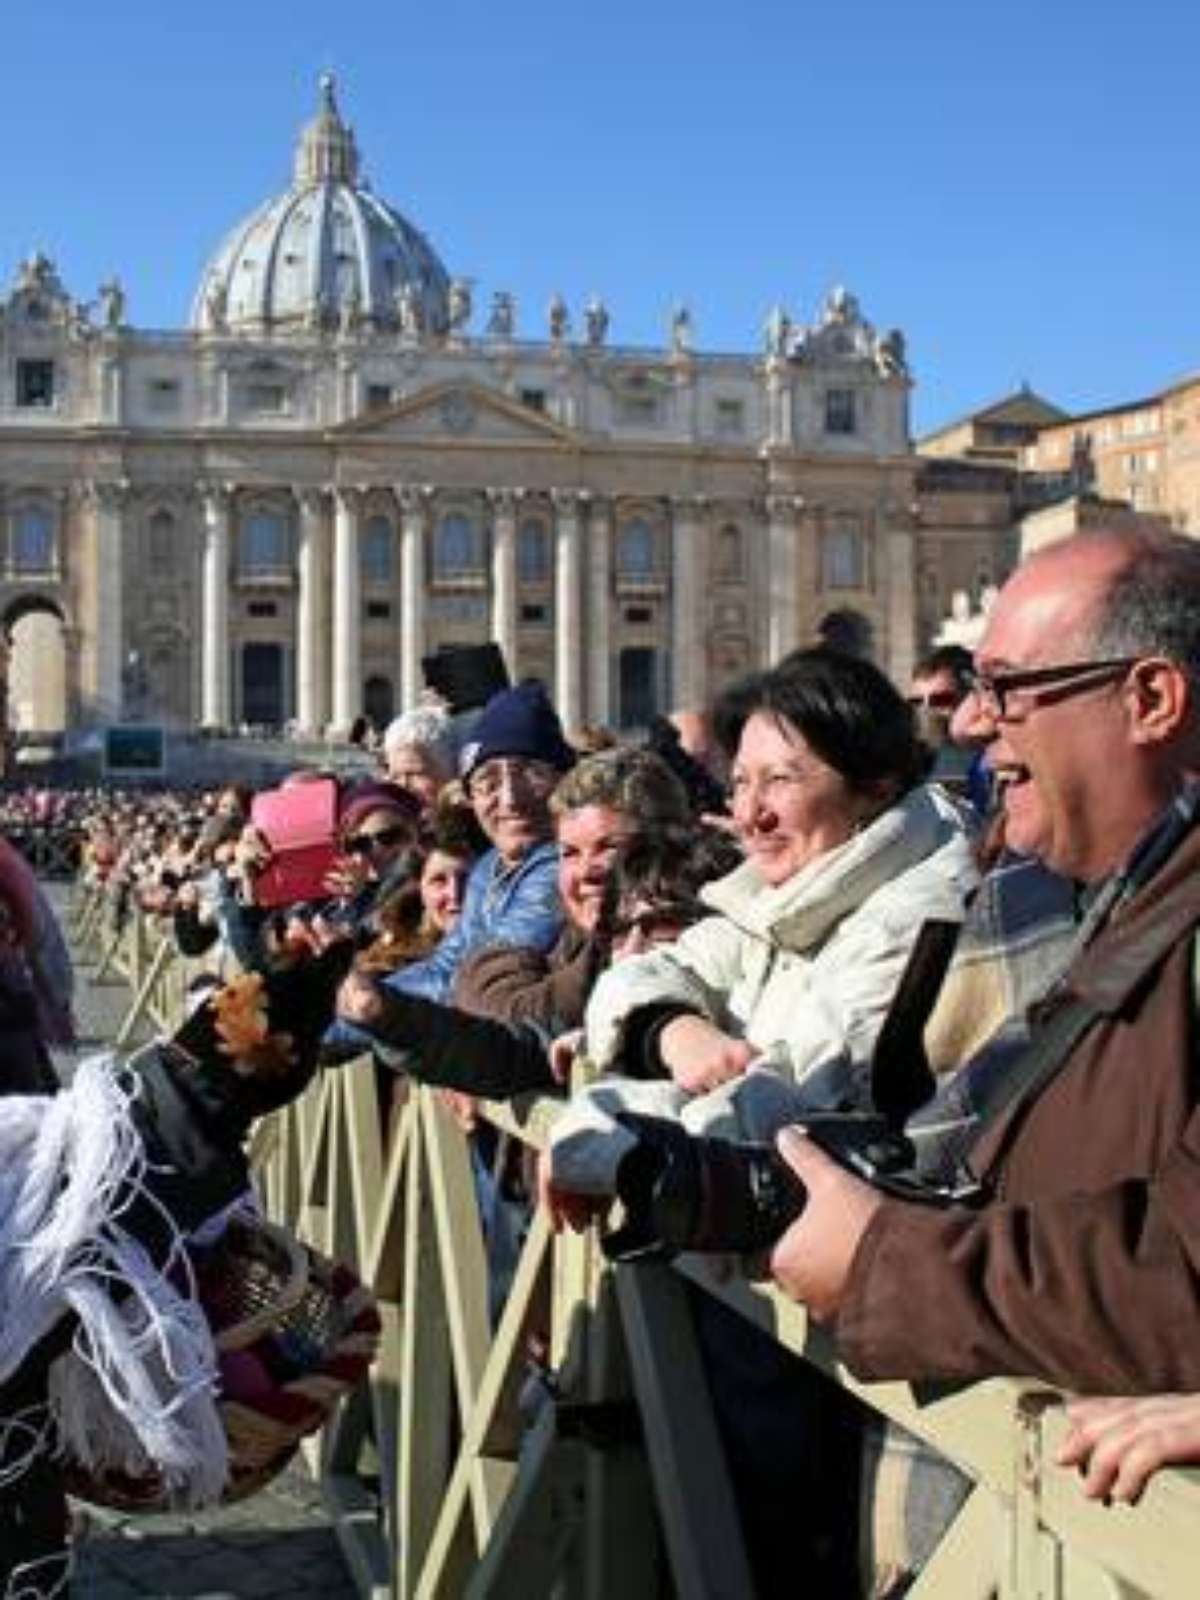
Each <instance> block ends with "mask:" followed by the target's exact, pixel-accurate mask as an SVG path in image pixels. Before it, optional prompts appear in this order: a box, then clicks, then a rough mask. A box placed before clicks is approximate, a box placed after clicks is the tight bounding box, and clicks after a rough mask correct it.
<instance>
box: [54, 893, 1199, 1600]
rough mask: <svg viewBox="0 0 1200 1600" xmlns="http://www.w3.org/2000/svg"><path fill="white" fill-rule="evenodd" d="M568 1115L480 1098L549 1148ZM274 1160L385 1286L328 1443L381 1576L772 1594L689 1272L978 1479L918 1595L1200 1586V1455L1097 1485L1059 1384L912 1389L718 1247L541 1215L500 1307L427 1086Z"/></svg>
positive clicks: (354, 1089) (366, 1561)
mask: <svg viewBox="0 0 1200 1600" xmlns="http://www.w3.org/2000/svg"><path fill="white" fill-rule="evenodd" d="M83 911H84V917H83V920H82V922H81V921H80V920H79V919H78V918H77V921H76V926H77V928H78V927H82V928H83V929H84V930H86V928H87V922H86V914H87V913H86V903H85V904H84V907H83ZM114 959H115V958H114ZM128 960H129V965H130V967H131V968H132V965H133V958H132V947H131V948H130V954H129V957H128ZM168 965H169V963H168ZM147 971H148V969H145V968H143V969H142V974H143V975H142V982H143V986H144V985H145V982H146V977H147ZM160 976H161V975H160ZM147 1010H149V1006H148V1005H147ZM557 1110H558V1105H557V1102H555V1101H553V1100H546V1099H543V1100H534V1101H531V1102H529V1103H526V1104H520V1105H518V1104H513V1105H508V1106H496V1105H491V1106H485V1107H484V1108H483V1114H484V1115H486V1116H487V1117H488V1119H489V1120H491V1121H492V1122H494V1123H495V1125H496V1126H497V1127H498V1128H500V1129H501V1130H503V1131H504V1132H506V1133H507V1134H508V1135H510V1136H511V1137H513V1138H515V1139H517V1140H518V1141H520V1143H521V1144H522V1145H523V1146H525V1147H527V1148H529V1149H537V1148H539V1147H540V1146H541V1145H542V1144H543V1143H544V1141H545V1138H546V1136H547V1132H548V1129H549V1127H550V1126H551V1125H552V1122H553V1118H554V1116H555V1115H556V1114H557ZM252 1154H253V1159H254V1165H255V1168H256V1171H257V1173H258V1181H259V1184H260V1188H261V1193H262V1196H263V1200H264V1204H265V1206H266V1208H267V1210H268V1211H269V1213H270V1214H271V1215H272V1216H273V1217H275V1218H276V1219H277V1220H280V1221H282V1222H285V1223H286V1224H288V1225H289V1226H291V1227H293V1228H294V1229H295V1230H296V1231H297V1232H298V1233H300V1234H301V1236H303V1237H305V1238H307V1239H309V1240H311V1241H312V1242H313V1243H314V1244H315V1245H316V1246H318V1247H319V1248H321V1249H324V1250H327V1251H329V1252H330V1253H331V1254H333V1255H336V1256H338V1257H340V1258H342V1259H343V1260H346V1261H348V1262H350V1263H351V1264H353V1265H354V1266H355V1267H356V1269H357V1270H358V1271H359V1272H360V1273H361V1274H362V1276H363V1277H364V1278H365V1279H366V1280H367V1281H368V1282H370V1283H371V1284H372V1285H373V1287H374V1290H375V1293H376V1294H377V1296H378V1297H379V1301H380V1305H381V1309H382V1313H383V1322H384V1332H383V1340H382V1346H381V1352H380V1358H379V1361H378V1363H377V1365H376V1367H375V1369H374V1371H373V1373H372V1376H371V1379H370V1382H369V1384H368V1386H367V1387H366V1388H365V1390H364V1391H363V1392H361V1393H360V1394H359V1395H358V1396H357V1397H356V1399H355V1401H354V1402H352V1403H350V1404H348V1405H347V1406H345V1407H344V1408H343V1410H342V1412H341V1414H340V1415H339V1416H338V1418H337V1419H336V1420H335V1422H334V1423H333V1424H331V1426H330V1427H328V1428H327V1429H326V1431H325V1433H324V1435H322V1436H321V1438H320V1439H319V1440H318V1441H317V1442H316V1443H315V1445H314V1446H313V1448H312V1450H311V1452H310V1463H311V1465H312V1467H313V1470H314V1471H315V1472H316V1473H317V1474H318V1476H319V1478H320V1481H321V1483H322V1486H323V1490H324V1493H325V1496H326V1500H327V1503H328V1504H329V1507H330V1510H331V1512H332V1514H333V1515H334V1517H335V1519H336V1522H337V1525H338V1529H339V1532H340V1534H341V1537H342V1542H343V1545H344V1547H345V1549H346V1553H347V1556H348V1558H349V1560H350V1562H351V1564H352V1567H353V1569H354V1573H355V1577H356V1581H357V1583H358V1586H359V1588H360V1591H361V1592H362V1593H363V1594H364V1595H371V1596H377V1597H383V1596H393V1595H394V1596H398V1597H403V1600H408V1597H418V1600H452V1597H454V1600H457V1597H458V1596H462V1595H466V1596H491V1597H507V1596H509V1595H512V1596H514V1597H516V1596H521V1597H525V1596H529V1595H543V1594H546V1595H549V1594H554V1595H560V1594H561V1595H563V1596H567V1597H572V1600H573V1597H575V1596H579V1597H587V1600H601V1597H607V1596H611V1595H629V1596H641V1595H657V1594H660V1593H668V1592H672V1590H673V1591H674V1592H676V1593H678V1594H679V1595H682V1596H686V1597H689V1600H690V1597H693V1596H695V1597H705V1600H710V1597H711V1600H718V1597H722V1600H723V1597H727V1596H743V1595H749V1594H751V1593H752V1592H753V1591H752V1585H751V1580H750V1576H749V1571H748V1567H747V1564H746V1559H745V1554H744V1550H743V1546H742V1541H741V1535H740V1532H739V1528H738V1524H737V1519H736V1516H735V1513H734V1510H733V1495H732V1492H731V1488H730V1484H729V1479H728V1474H727V1468H726V1465H725V1462H724V1459H723V1455H722V1451H721V1448H720V1445H719V1442H718V1435H717V1429H716V1425H715V1421H714V1418H713V1415H712V1411H711V1407H710V1405H709V1402H708V1391H707V1385H706V1381H705V1378H704V1373H703V1369H702V1366H701V1362H700V1358H699V1354H698V1351H697V1348H696V1344H695V1339H694V1334H693V1331H692V1320H691V1312H690V1308H689V1305H688V1303H687V1296H686V1292H685V1283H684V1277H685V1275H686V1276H687V1277H690V1278H691V1279H692V1281H693V1282H694V1283H697V1284H699V1285H700V1287H701V1288H702V1289H704V1290H705V1291H706V1292H708V1293H711V1294H716V1295H718V1296H719V1297H720V1298H721V1299H723V1300H725V1301H726V1302H727V1303H728V1304H730V1305H731V1306H733V1307H734V1308H735V1309H737V1310H738V1311H739V1312H741V1313H742V1314H744V1315H746V1316H747V1317H750V1318H752V1319H753V1320H755V1321H756V1322H758V1323H759V1324H760V1325H761V1326H763V1327H764V1328H766V1329H768V1330H769V1331H771V1332H772V1333H773V1334H774V1336H775V1337H776V1338H778V1339H779V1340H780V1341H781V1342H782V1343H783V1344H785V1345H786V1346H787V1347H788V1348H789V1349H791V1350H793V1351H795V1352H796V1353H798V1354H800V1355H802V1356H804V1357H805V1358H806V1359H807V1360H809V1361H811V1362H814V1363H815V1364H816V1365H817V1366H819V1367H820V1368H821V1369H822V1370H823V1371H825V1372H826V1373H827V1374H829V1375H831V1376H832V1377H834V1378H835V1379H836V1380H837V1381H838V1382H840V1383H842V1384H844V1385H845V1386H846V1387H847V1388H848V1389H850V1390H851V1391H853V1393H854V1394H856V1395H857V1396H858V1397H859V1398H860V1399H861V1400H862V1401H863V1402H864V1403H865V1404H867V1405H868V1406H870V1407H871V1408H873V1409H874V1410H875V1411H876V1412H879V1413H882V1414H883V1415H884V1416H886V1417H889V1418H891V1419H893V1420H894V1421H897V1422H899V1423H901V1424H902V1425H903V1426H904V1427H905V1428H907V1429H908V1430H909V1431H910V1432H912V1433H914V1434H916V1435H917V1436H918V1437H919V1438H921V1439H922V1440H924V1441H925V1442H927V1443H928V1444H929V1445H931V1446H932V1447H933V1448H934V1449H936V1450H937V1451H938V1452H940V1453H941V1454H943V1455H944V1456H946V1457H948V1458H949V1459H950V1460H951V1461H953V1462H954V1463H955V1464H956V1465H957V1466H959V1467H960V1468H961V1469H962V1470H963V1471H964V1472H966V1473H967V1474H968V1475H969V1477H970V1478H971V1480H972V1481H973V1485H974V1487H973V1488H972V1490H971V1492H970V1493H969V1495H968V1497H967V1498H966V1500H965V1502H964V1504H963V1505H962V1507H961V1509H960V1511H959V1512H958V1514H957V1516H956V1517H955V1519H954V1521H953V1523H952V1524H951V1526H950V1528H949V1530H948V1531H947V1533H946V1535H945V1537H944V1538H943V1539H942V1541H941V1543H940V1545H939V1546H938V1548H937V1550H936V1552H935V1553H934V1555H933V1557H932V1559H931V1560H930V1561H929V1562H928V1564H927V1565H926V1567H925V1568H924V1570H923V1572H922V1573H921V1575H920V1577H919V1578H918V1579H917V1580H916V1582H915V1583H914V1585H913V1586H912V1588H911V1589H909V1590H908V1591H907V1593H908V1594H909V1596H910V1597H911V1600H929V1597H939V1600H941V1597H947V1600H976V1597H978V1600H986V1597H988V1596H992V1595H995V1596H998V1597H999V1600H1034V1597H1037V1600H1051V1597H1054V1600H1060V1597H1061V1600H1099V1597H1112V1600H1136V1597H1139V1596H1189V1595H1191V1594H1193V1593H1194V1592H1195V1590H1196V1585H1197V1578H1196V1574H1197V1572H1200V1472H1190V1471H1164V1472H1160V1473H1158V1474H1157V1475H1156V1476H1155V1477H1154V1478H1153V1479H1152V1480H1151V1482H1150V1485H1149V1487H1148V1488H1147V1490H1146V1492H1145V1494H1144V1496H1143V1498H1142V1500H1141V1502H1140V1504H1139V1505H1138V1506H1137V1507H1134V1508H1130V1507H1106V1506H1104V1505H1101V1504H1098V1503H1096V1502H1091V1501H1087V1500H1085V1499H1084V1497H1083V1495H1082V1493H1081V1491H1080V1487H1079V1480H1078V1478H1077V1476H1076V1475H1075V1474H1074V1473H1072V1472H1068V1471H1066V1470H1064V1469H1062V1468H1060V1467H1058V1466H1057V1465H1056V1464H1055V1450H1056V1447H1057V1445H1058V1443H1059V1442H1060V1440H1061V1438H1062V1436H1063V1432H1064V1429H1065V1421H1064V1416H1063V1412H1062V1407H1061V1404H1060V1397H1059V1396H1058V1395H1057V1394H1055V1393H1053V1392H1052V1391H1048V1390H1046V1389H1044V1388H1038V1387H1036V1386H1032V1385H1027V1384H1026V1385H1022V1384H1018V1383H1013V1382H1009V1381H1001V1380H997V1381H993V1382H989V1383H983V1384H977V1385H973V1386H971V1387H969V1388H965V1389H962V1390H959V1391H958V1392H956V1393H953V1394H946V1395H943V1396H941V1397H939V1398H937V1399H934V1400H930V1401H921V1402H919V1401H918V1399H917V1398H916V1397H915V1396H914V1394H913V1392H912V1390H911V1389H910V1388H909V1387H908V1386H907V1385H905V1384H872V1385H863V1384H859V1383H857V1382H856V1381H855V1380H853V1378H851V1377H850V1375H849V1374H848V1373H846V1371H845V1370H844V1369H843V1368H841V1367H840V1366H839V1364H838V1363H837V1360H836V1355H835V1352H834V1350H833V1348H832V1346H831V1344H830V1342H829V1341H828V1339H827V1338H825V1337H824V1336H823V1335H822V1333H821V1331H820V1330H819V1329H816V1328H815V1327H812V1326H810V1325H809V1323H808V1321H807V1319H806V1317H805V1314H804V1312H803V1310H802V1309H801V1308H800V1307H798V1306H796V1305H794V1304H793V1303H791V1302H790V1301H788V1300H786V1299H785V1298H784V1297H783V1296H781V1295H780V1294H779V1293H778V1292H776V1291H775V1290H773V1289H771V1288H768V1287H764V1286H750V1285H748V1284H746V1283H744V1282H740V1281H738V1282H733V1281H729V1282H724V1283H717V1282H716V1281H715V1280H714V1279H713V1277H712V1276H711V1274H710V1272H709V1269H708V1268H707V1267H706V1266H704V1265H703V1264H702V1263H700V1262H698V1261H697V1260H695V1259H693V1260H692V1261H685V1262H684V1263H683V1265H682V1267H681V1268H678V1269H672V1268H666V1267H663V1266H646V1265H642V1266H637V1267H615V1268H614V1267H613V1266H612V1265H611V1264H609V1263H608V1262H606V1261H605V1260H604V1258H603V1256H602V1253H601V1252H600V1250H599V1248H598V1244H597V1240H596V1237H595V1230H589V1232H588V1233H586V1234H583V1235H573V1234H569V1235H564V1236H562V1237H558V1238H556V1237H554V1236H553V1235H551V1234H550V1232H549V1230H548V1228H547V1224H546V1221H545V1218H544V1216H543V1215H542V1214H540V1213H538V1214H537V1215H535V1216H534V1217H533V1219H532V1221H531V1223H530V1225H529V1228H528V1232H527V1235H526V1237H525V1239H524V1242H523V1245H522V1247H521V1251H520V1256H519V1259H518V1262H517V1265H516V1269H515V1273H514V1276H513V1279H512V1284H511V1288H510V1289H509V1292H508V1294H507V1296H506V1298H505V1300H504V1303H503V1307H502V1309H501V1310H500V1311H499V1314H498V1317H496V1318H495V1320H494V1321H493V1316H492V1313H491V1310H490V1308H489V1305H488V1281H489V1276H488V1269H487V1260H486V1249H485V1241H484V1238H483V1232H482V1228H481V1224H480V1212H479V1205H478V1201H477V1195H476V1187H475V1182H474V1178H473V1176H472V1170H471V1163H470V1159H469V1154H468V1147H467V1143H466V1140H465V1139H464V1136H463V1134H462V1133H461V1131H460V1130H459V1128H458V1127H457V1126H456V1124H455V1122H454V1121H453V1119H452V1118H451V1117H450V1115H449V1114H448V1112H447V1111H446V1110H445V1108H444V1107H443V1106H442V1105H441V1103H440V1102H439V1100H438V1098H437V1096H436V1095H435V1094H433V1093H432V1092H431V1091H429V1090H426V1089H418V1088H413V1089H412V1091H411V1092H410V1094H409V1096H408V1099H407V1102H406V1103H405V1104H404V1106H403V1108H402V1110H400V1111H399V1113H398V1114H395V1115H391V1116H386V1117H385V1115H384V1113H383V1112H382V1111H381V1107H380V1101H379V1091H378V1087H377V1081H376V1075H375V1071H374V1069H373V1066H372V1065H371V1063H370V1062H368V1061H357V1062H354V1063H351V1064H350V1065H348V1066H346V1067H344V1068H341V1069H338V1070H336V1071H329V1072H326V1073H325V1074H323V1075H322V1076H321V1077H320V1078H319V1079H318V1080H317V1081H316V1082H315V1083H314V1084H313V1085H312V1087H311V1088H310V1089H309V1091H308V1092H307V1093H306V1094H305V1095H304V1096H303V1097H302V1098H301V1099H300V1100H299V1101H298V1102H296V1103H295V1104H294V1105H292V1106H289V1107H287V1108H286V1109H285V1110H283V1111H281V1112H279V1113H277V1114H276V1115H275V1116H273V1117H271V1118H269V1119H267V1120H265V1121H264V1122H262V1123H261V1124H259V1126H258V1127H257V1129H256V1130H255V1135H254V1142H253V1150H252ZM531 1349H536V1350H538V1351H539V1352H540V1351H544V1352H545V1362H546V1376H545V1377H544V1378H541V1379H535V1378H531V1361H530V1351H531ZM551 1375H552V1376H551ZM660 1530H661V1532H660ZM802 1580H803V1574H802V1573H797V1592H802Z"/></svg>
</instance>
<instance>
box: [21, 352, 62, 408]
mask: <svg viewBox="0 0 1200 1600" xmlns="http://www.w3.org/2000/svg"><path fill="white" fill-rule="evenodd" d="M16 398H17V404H18V405H19V406H22V407H26V406H28V407H34V406H37V407H49V406H52V405H53V404H54V363H53V361H18V362H17V396H16Z"/></svg>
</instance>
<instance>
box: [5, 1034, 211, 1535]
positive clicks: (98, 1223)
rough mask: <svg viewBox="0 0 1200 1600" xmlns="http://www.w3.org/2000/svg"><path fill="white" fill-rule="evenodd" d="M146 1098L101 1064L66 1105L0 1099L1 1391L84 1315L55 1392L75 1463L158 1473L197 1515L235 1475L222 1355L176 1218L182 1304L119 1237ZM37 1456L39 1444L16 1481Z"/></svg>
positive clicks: (88, 1066) (78, 1081)
mask: <svg viewBox="0 0 1200 1600" xmlns="http://www.w3.org/2000/svg"><path fill="white" fill-rule="evenodd" d="M137 1092H138V1090H137V1080H136V1078H135V1077H134V1075H132V1074H130V1073H127V1072H122V1071H121V1070H120V1069H119V1068H118V1066H117V1065H116V1063H115V1061H114V1060H113V1058H112V1057H110V1056H93V1057H91V1058H89V1059H88V1060H86V1061H84V1062H82V1063H81V1064H80V1066H79V1067H78V1068H77V1070H76V1072H75V1075H74V1078H73V1080H72V1082H71V1085H70V1087H69V1088H66V1089H64V1090H63V1091H62V1092H61V1093H59V1094H57V1095H13V1096H9V1097H6V1098H4V1099H0V1381H3V1380H5V1379H7V1378H9V1377H11V1375H12V1374H13V1373H14V1372H15V1371H16V1370H17V1368H18V1367H19V1366H20V1365H21V1362H22V1361H23V1360H24V1359H25V1357H26V1356H27V1355H28V1353H29V1352H30V1350H31V1349H32V1348H33V1346H34V1345H35V1344H36V1343H37V1342H38V1341H39V1340H40V1339H41V1338H42V1337H43V1336H44V1335H45V1334H46V1333H48V1332H49V1331H50V1329H51V1328H52V1327H54V1325H55V1324H56V1323H57V1322H58V1321H59V1320H60V1319H61V1318H62V1317H63V1316H66V1315H68V1314H70V1313H74V1314H75V1316H76V1317H77V1318H78V1319H79V1328H78V1331H77V1333H76V1335H75V1340H74V1344H73V1347H72V1349H71V1350H70V1352H68V1354H66V1355H64V1356H62V1357H61V1358H60V1359H59V1360H58V1361H56V1362H55V1363H54V1365H53V1367H52V1368H51V1371H50V1383H49V1390H50V1404H51V1408H52V1410H53V1412H54V1415H55V1421H56V1424H57V1429H58V1435H59V1440H60V1442H61V1445H62V1447H63V1449H64V1451H65V1452H66V1453H68V1454H70V1455H72V1456H74V1457H75V1458H76V1459H77V1460H78V1461H79V1462H80V1463H81V1465H83V1466H84V1467H85V1468H89V1469H92V1470H100V1471H103V1470H104V1469H105V1468H116V1469H117V1470H119V1471H122V1472H125V1473H128V1474H129V1475H131V1476H133V1477H135V1478H136V1477H140V1476H144V1475H145V1474H146V1473H147V1471H148V1469H150V1468H151V1467H153V1468H157V1470H158V1472H159V1473H160V1475H161V1477H162V1481H163V1484H164V1487H165V1488H166V1490H167V1492H168V1493H169V1495H170V1496H171V1497H172V1499H173V1500H175V1501H177V1502H178V1503H180V1504H183V1505H187V1506H197V1505H203V1504H206V1503H209V1502H211V1501H214V1500H216V1499H218V1498H219V1497H220V1494H221V1490H222V1488H223V1487H224V1484H225V1480H226V1476H227V1473H228V1456H227V1447H226V1440H225V1432H224V1429H223V1428H222V1426H221V1421H220V1417H219V1415H218V1412H217V1407H216V1391H217V1384H218V1374H217V1358H216V1351H215V1349H214V1346H213V1341H212V1334H211V1332H210V1331H209V1327H208V1323H207V1322H206V1321H205V1318H204V1313H203V1311H202V1310H201V1307H200V1306H199V1304H198V1303H197V1301H196V1299H195V1297H194V1294H193V1293H192V1292H191V1277H190V1272H189V1271H188V1269H187V1261H186V1257H185V1256H184V1255H183V1252H182V1240H181V1239H180V1238H179V1236H178V1234H175V1233H174V1228H173V1225H172V1224H171V1223H170V1219H169V1218H166V1217H165V1213H164V1218H165V1220H166V1222H167V1225H168V1229H169V1231H171V1232H172V1234H174V1243H173V1246H172V1251H171V1256H172V1262H171V1264H172V1265H175V1264H177V1263H178V1264H181V1266H182V1268H183V1278H184V1282H185V1284H187V1285H188V1288H187V1289H185V1291H184V1292H182V1293H181V1292H180V1290H179V1289H177V1288H176V1287H175V1286H174V1285H173V1284H172V1283H171V1282H170V1281H169V1280H168V1278H167V1276H166V1275H165V1273H164V1272H162V1271H160V1270H159V1269H158V1268H157V1267H156V1266H155V1265H154V1263H153V1261H152V1260H151V1259H150V1257H149V1255H148V1254H147V1253H146V1251H145V1250H144V1249H143V1247H142V1245H141V1244H140V1243H139V1242H138V1240H137V1239H136V1238H134V1237H133V1235H132V1234H130V1233H129V1232H128V1231H127V1229H126V1227H125V1226H124V1222H123V1217H124V1213H125V1209H126V1207H127V1206H128V1204H129V1201H130V1198H131V1197H132V1196H134V1195H137V1196H139V1197H143V1196H145V1195H146V1192H147V1191H146V1188H145V1170H146V1155H145V1150H144V1148H143V1146H142V1142H141V1139H140V1137H139V1135H138V1131H137V1128H136V1126H135V1124H134V1121H133V1118H132V1115H131V1111H130V1107H131V1102H132V1100H133V1099H134V1097H135V1096H136V1094H137ZM22 1427H24V1428H25V1430H26V1432H27V1433H28V1432H29V1431H30V1430H29V1428H28V1419H27V1418H26V1419H21V1418H11V1419H9V1418H0V1428H15V1429H18V1430H19V1429H20V1428H22ZM12 1442H13V1443H14V1444H16V1443H17V1442H18V1441H17V1438H16V1437H15V1436H14V1438H13V1440H12ZM40 1447H41V1443H40V1440H39V1439H38V1438H37V1437H35V1436H33V1435H32V1434H31V1435H30V1440H29V1444H28V1448H27V1450H25V1451H24V1453H23V1455H22V1456H21V1457H20V1458H19V1459H18V1460H17V1461H16V1464H15V1466H13V1467H12V1468H11V1469H10V1471H9V1473H8V1474H6V1476H7V1477H8V1478H9V1479H10V1480H11V1479H12V1478H14V1477H16V1476H18V1475H19V1473H20V1472H22V1471H23V1470H24V1469H25V1467H26V1466H27V1465H28V1464H29V1462H30V1461H31V1460H32V1459H33V1458H34V1456H35V1455H36V1454H37V1453H38V1451H39V1449H40Z"/></svg>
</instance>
